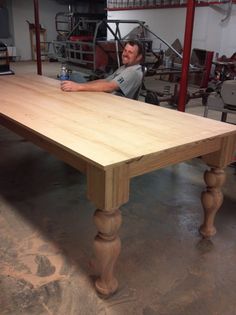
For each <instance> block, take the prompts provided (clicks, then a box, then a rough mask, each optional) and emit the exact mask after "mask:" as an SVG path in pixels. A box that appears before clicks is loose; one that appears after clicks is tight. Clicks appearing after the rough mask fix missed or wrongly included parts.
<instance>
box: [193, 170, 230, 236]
mask: <svg viewBox="0 0 236 315" xmlns="http://www.w3.org/2000/svg"><path fill="white" fill-rule="evenodd" d="M204 180H205V183H206V185H207V188H206V191H204V192H203V193H202V197H201V200H202V206H203V209H204V222H203V224H202V225H201V227H200V229H199V231H200V233H201V235H202V236H203V237H205V238H210V237H211V236H213V235H214V234H215V233H216V228H215V226H214V220H215V215H216V213H217V211H218V210H219V208H220V206H221V205H222V202H223V194H222V191H221V187H222V185H223V183H224V181H225V172H224V170H223V169H220V168H211V170H208V171H206V172H205V174H204Z"/></svg>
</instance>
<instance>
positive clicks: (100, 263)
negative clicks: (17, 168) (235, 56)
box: [0, 75, 236, 295]
mask: <svg viewBox="0 0 236 315" xmlns="http://www.w3.org/2000/svg"><path fill="white" fill-rule="evenodd" d="M0 89H1V92H0V123H1V124H2V125H3V126H5V127H7V128H9V129H11V130H12V131H14V132H16V133H17V134H19V135H21V136H23V137H24V138H26V139H28V140H29V141H31V142H33V143H35V144H36V145H38V146H40V147H41V148H43V149H45V150H47V151H49V152H51V153H52V154H55V155H56V156H57V157H58V158H60V159H62V160H63V161H65V162H66V163H69V164H70V165H72V166H73V167H75V168H76V169H78V170H80V171H81V172H84V173H85V174H86V176H87V195H88V198H89V199H90V200H91V201H92V202H93V203H94V204H95V206H96V207H97V210H96V211H95V215H94V219H95V224H96V227H97V229H98V234H97V236H96V237H95V240H94V247H95V254H96V267H97V269H98V270H99V273H100V276H99V277H98V278H97V280H96V282H95V286H96V289H97V291H98V292H99V293H100V294H103V295H110V294H112V293H114V292H115V291H116V289H117V287H118V281H117V279H116V278H115V277H114V272H113V271H114V266H115V263H116V260H117V257H118V255H119V253H120V250H121V243H120V239H119V236H118V230H119V227H120V225H121V213H120V210H119V207H120V206H121V205H122V204H124V203H126V202H127V201H128V199H129V184H130V179H131V178H132V177H134V176H138V175H141V174H144V173H147V172H151V171H153V170H156V169H159V168H162V167H165V166H167V165H171V164H175V163H179V162H182V161H185V160H188V159H192V158H194V157H198V156H202V158H203V159H204V160H205V162H206V163H207V164H208V165H209V166H210V168H209V169H208V170H207V171H206V172H205V182H206V186H207V188H206V190H205V192H203V193H202V204H203V208H204V214H205V215H204V222H203V224H202V226H201V227H200V233H201V234H202V235H203V236H204V237H210V236H212V235H214V233H215V232H216V230H215V227H214V218H215V214H216V212H217V210H218V209H219V207H220V206H221V204H222V200H223V196H222V192H221V186H222V185H223V182H224V178H225V175H224V170H223V168H224V167H225V166H227V165H228V164H229V163H230V162H231V161H232V156H233V153H234V150H235V147H236V127H235V126H233V125H230V124H226V123H222V122H217V121H214V120H211V119H207V118H203V117H199V116H194V115H190V114H187V113H181V112H177V111H174V110H170V109H165V108H162V107H158V106H153V105H149V104H145V103H141V102H137V101H133V100H128V99H125V98H122V97H118V96H114V95H111V94H107V93H100V92H98V93H96V92H93V93H89V92H81V93H68V92H62V91H61V90H60V83H59V81H57V80H53V79H49V78H46V77H43V76H36V75H35V76H16V75H15V76H4V77H0Z"/></svg>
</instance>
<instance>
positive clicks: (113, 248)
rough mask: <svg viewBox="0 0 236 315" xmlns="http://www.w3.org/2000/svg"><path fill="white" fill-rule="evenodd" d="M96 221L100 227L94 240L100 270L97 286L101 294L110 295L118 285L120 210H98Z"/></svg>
mask: <svg viewBox="0 0 236 315" xmlns="http://www.w3.org/2000/svg"><path fill="white" fill-rule="evenodd" d="M94 221H95V224H96V227H97V229H98V234H97V236H96V237H95V240H94V249H95V255H96V269H97V270H98V272H99V277H98V279H97V280H96V282H95V286H96V289H97V291H98V292H99V293H100V294H102V295H105V296H109V295H111V294H113V293H114V292H115V291H116V290H117V287H118V281H117V279H116V278H115V277H114V267H115V263H116V261H117V258H118V256H119V254H120V250H121V243H120V238H119V236H118V230H119V228H120V225H121V213H120V210H119V209H116V210H114V211H112V212H105V211H101V210H96V212H95V214H94Z"/></svg>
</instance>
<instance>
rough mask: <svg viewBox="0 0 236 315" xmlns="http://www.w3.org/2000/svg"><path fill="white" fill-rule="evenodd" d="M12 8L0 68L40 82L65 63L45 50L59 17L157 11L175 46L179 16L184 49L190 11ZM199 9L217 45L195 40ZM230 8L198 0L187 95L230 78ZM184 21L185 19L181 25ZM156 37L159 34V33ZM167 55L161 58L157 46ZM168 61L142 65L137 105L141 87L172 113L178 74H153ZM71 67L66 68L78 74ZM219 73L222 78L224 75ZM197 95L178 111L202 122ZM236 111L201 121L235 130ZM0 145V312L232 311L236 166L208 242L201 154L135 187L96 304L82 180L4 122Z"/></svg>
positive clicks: (45, 4) (176, 7) (7, 4)
mask: <svg viewBox="0 0 236 315" xmlns="http://www.w3.org/2000/svg"><path fill="white" fill-rule="evenodd" d="M19 2H20V1H15V0H6V1H0V16H3V15H1V14H3V13H1V10H2V11H5V12H6V11H7V15H4V17H5V18H6V21H7V24H4V25H7V29H6V28H5V27H6V26H4V31H1V32H0V41H1V42H2V43H4V45H5V47H8V50H7V53H6V52H5V50H2V51H1V55H0V57H1V58H0V59H1V64H0V65H2V66H3V70H4V71H3V72H5V70H9V71H10V72H11V73H10V74H6V75H18V74H19V75H22V74H36V73H38V72H39V70H41V71H42V74H43V75H44V76H48V77H50V78H54V79H56V80H57V79H58V75H59V73H60V69H61V65H62V63H64V60H63V61H60V60H58V56H55V54H54V52H53V41H54V40H58V38H56V37H57V33H56V24H55V18H56V15H57V14H58V13H60V12H67V13H68V12H69V13H70V12H71V11H73V10H75V11H76V12H78V13H80V12H81V14H85V15H86V14H90V13H91V14H97V15H99V14H101V15H104V16H105V17H106V18H109V19H110V18H111V19H118V17H119V19H130V20H134V19H135V20H141V21H144V20H145V19H146V18H147V15H150V19H153V18H154V17H155V16H154V13H155V12H156V14H157V15H158V16H161V15H163V16H169V17H170V18H169V22H168V24H169V26H168V27H169V32H168V31H167V30H166V24H163V27H164V28H163V33H164V37H165V36H166V37H167V40H168V42H170V43H174V42H175V40H176V38H172V37H171V33H173V28H175V26H174V24H175V20H174V19H173V22H171V23H170V20H171V17H174V16H175V15H176V16H175V17H176V28H178V27H179V32H180V33H181V34H182V37H181V38H178V42H179V43H180V44H181V45H182V48H181V49H182V50H181V53H182V52H183V49H184V31H185V27H186V25H185V22H186V19H185V15H186V7H187V3H186V2H184V1H180V2H178V1H162V2H160V1H159V2H158V1H107V2H106V1H87V2H86V1H63V0H61V1H60V0H59V1H53V0H44V1H39V2H38V1H30V0H28V1H24V4H22V3H21V5H22V7H21V5H20V4H19ZM37 2H38V5H39V11H38V14H39V23H40V25H41V26H40V27H41V31H42V34H44V35H45V32H44V31H43V30H46V35H45V36H46V37H42V38H41V39H40V41H41V46H40V47H41V51H40V56H38V55H37V47H36V46H37V45H36V44H37V43H36V38H35V37H33V39H32V40H33V41H34V42H31V37H30V34H31V33H30V24H29V23H31V24H33V25H34V26H36V24H37V23H36V21H35V11H34V9H35V4H37ZM76 2H77V3H76ZM180 10H181V12H180ZM176 12H178V13H176ZM202 12H205V13H206V12H207V14H206V16H205V17H203V20H204V23H205V26H206V23H209V24H207V25H208V26H207V27H208V32H210V30H213V29H214V28H215V29H217V30H218V31H219V34H218V39H217V38H216V39H214V38H213V35H211V34H210V33H209V34H208V35H206V36H205V41H204V40H202V38H203V36H202V34H200V33H198V31H199V32H200V30H201V27H203V26H202V25H199V23H200V20H199V19H200V17H199V15H201V14H202ZM235 12H236V11H235V2H234V1H230V2H229V3H220V2H219V3H217V4H216V3H213V2H212V3H209V2H203V3H200V2H196V7H195V25H194V28H193V37H192V38H191V40H192V50H191V56H190V57H191V58H192V59H191V58H190V59H191V60H190V63H191V61H193V60H194V57H195V58H197V57H199V56H197V57H196V52H197V53H198V52H203V59H201V58H200V57H202V55H200V57H199V58H198V63H199V65H200V67H201V69H202V72H200V73H190V74H189V75H188V78H187V80H188V93H187V91H185V93H186V95H194V93H197V92H198V91H199V90H201V91H204V92H205V90H206V89H207V88H208V87H209V86H210V87H212V81H214V80H215V79H216V78H215V76H216V73H217V71H218V70H219V69H220V70H219V71H220V75H221V78H220V79H219V81H221V80H222V81H224V80H225V82H226V83H227V81H228V79H230V80H235V78H236V70H235V69H236V61H235V59H233V58H234V57H233V56H234V52H235V51H236V42H235V39H233V40H232V37H231V39H230V36H231V35H232V32H233V31H232V30H233V29H234V27H235V25H236V15H235ZM142 14H143V18H142ZM177 14H179V17H178V16H177ZM182 15H183V16H184V20H182V21H181V23H182V24H181V25H180V22H179V21H180V20H181V18H182ZM209 16H211V18H209ZM212 16H213V17H212ZM163 19H164V18H161V17H160V20H161V22H163V23H167V22H164V21H163ZM224 19H225V21H223V20H224ZM177 20H178V21H177ZM26 21H28V22H26ZM216 21H217V22H216ZM222 21H223V22H222ZM161 22H157V23H161ZM2 23H3V19H2ZM155 23H156V21H155V19H154V20H150V21H148V23H147V24H148V25H150V29H152V27H153V25H155ZM210 23H213V24H211V25H210ZM214 23H215V24H214ZM20 26H21V27H20ZM0 29H3V28H2V24H1V28H0ZM31 30H32V29H31ZM213 32H214V30H213ZM33 34H34V36H35V33H33ZM40 34H41V33H40ZM168 34H169V35H168ZM226 34H228V38H227V36H226ZM44 35H40V36H44ZM158 35H159V36H161V31H160V32H158ZM175 35H176V34H173V36H175ZM211 36H212V38H211ZM209 38H211V40H209ZM46 41H47V45H49V46H50V47H49V46H47V49H49V50H48V51H47V54H46V55H45V54H44V52H45V49H46V48H45V46H42V42H46ZM48 43H49V44H48ZM42 47H43V49H42ZM175 47H176V46H175ZM164 48H165V49H166V50H168V47H166V46H164V45H163V44H162V49H164ZM155 49H156V47H154V50H155ZM158 49H159V47H158ZM194 52H195V55H194ZM208 52H214V54H213V55H212V60H211V62H210V65H211V67H210V73H209V77H208V82H207V85H206V86H201V85H203V80H202V78H203V77H204V75H205V74H206V69H205V67H206V64H207V63H206V56H209V55H208ZM166 56H168V55H164V57H165V58H164V59H163V64H162V66H161V67H159V68H158V69H154V70H153V68H151V69H149V70H150V71H149V75H146V77H145V78H144V86H143V89H142V91H141V93H140V96H139V100H140V101H141V102H145V99H146V97H147V91H152V92H153V91H155V92H156V91H158V94H156V93H155V94H154V95H152V100H153V98H154V101H156V99H157V98H158V99H159V100H161V102H160V104H158V105H157V104H156V106H163V107H167V108H170V109H171V110H173V111H174V110H178V108H179V99H178V98H177V99H176V98H173V94H174V91H175V87H176V84H178V88H179V86H180V85H181V72H178V73H177V74H176V73H175V74H173V73H166V72H164V74H163V73H160V72H158V71H163V69H164V71H165V70H166V64H165V63H164V61H165V62H168V61H169V58H166ZM222 56H223V57H222ZM231 57H233V58H231ZM217 58H218V59H217ZM39 59H40V61H41V63H39ZM59 59H60V58H59ZM208 65H209V61H208ZM76 66H77V65H74V67H73V71H77V69H78V68H76ZM4 67H9V68H7V69H6V68H4ZM217 67H218V68H217ZM234 67H235V68H234ZM222 68H223V69H222ZM83 70H84V71H85V72H86V70H87V69H83ZM83 70H81V68H79V70H78V71H83ZM89 70H91V69H89ZM180 70H181V69H180ZM154 71H156V74H155V75H153V72H154ZM86 74H87V73H86ZM89 74H90V73H89ZM93 74H94V73H93ZM97 74H98V72H96V75H97ZM99 74H100V73H99ZM3 75H4V74H3ZM224 75H226V76H227V75H228V77H227V78H222V76H224ZM229 76H230V77H229ZM179 80H180V81H179ZM230 80H229V81H230ZM58 82H59V81H58ZM214 83H215V82H214ZM217 83H218V81H217ZM195 95H196V94H195ZM235 95H236V94H235ZM204 96H205V94H204ZM204 96H203V97H202V95H200V97H196V98H195V97H194V96H193V97H191V96H190V97H189V99H188V100H187V99H185V104H184V105H185V108H184V111H186V112H188V113H190V114H193V115H199V116H202V117H203V116H204V113H205V106H206V103H204V101H205V99H204ZM207 96H208V94H207ZM0 97H1V96H0ZM233 97H234V100H235V96H233ZM162 99H163V101H162ZM166 99H168V100H166ZM186 100H187V101H186ZM207 101H208V100H207ZM0 102H1V101H0ZM203 103H204V104H203ZM234 105H235V107H236V100H235V104H234ZM234 111H235V108H234V106H232V104H231V106H230V107H229V108H226V111H225V112H224V111H221V110H215V109H214V108H213V109H211V108H210V104H209V112H208V118H210V119H214V120H218V121H220V120H224V121H225V122H224V123H227V124H228V123H229V124H234V125H235V124H236V116H235V113H236V111H235V113H234ZM226 113H227V115H226ZM0 148H1V151H0V152H1V153H0V258H1V259H0V314H1V315H18V314H24V315H29V314H30V315H48V314H55V315H65V314H68V315H90V314H98V315H103V314H104V315H105V314H106V315H113V314H114V315H118V314H119V315H121V314H122V315H123V314H128V315H129V314H130V315H133V314H134V315H199V314H201V315H234V314H236V303H235V300H236V293H235V283H236V273H235V263H236V251H235V239H236V214H235V210H236V184H235V182H236V169H235V161H233V160H232V164H231V165H229V166H228V167H227V168H226V175H227V177H226V182H225V184H224V186H223V189H222V190H223V194H224V201H223V204H222V206H221V208H220V210H219V212H218V214H217V216H216V222H215V224H216V228H217V233H216V235H215V236H214V237H212V238H211V239H204V238H202V236H201V235H200V234H199V232H198V228H199V225H200V224H201V222H202V217H203V210H202V205H201V200H200V195H201V192H202V191H204V189H205V184H204V179H203V173H204V171H205V170H206V165H205V164H204V163H203V162H202V160H201V159H200V158H196V159H193V160H190V161H188V162H183V163H179V164H176V165H173V166H169V167H165V168H163V169H160V170H158V171H154V172H151V173H148V174H145V175H142V176H138V177H135V178H133V179H132V181H131V187H130V199H129V202H128V203H126V204H125V205H123V206H122V207H121V211H122V217H123V223H122V226H121V229H120V232H119V235H120V238H121V242H122V251H121V254H120V257H119V259H118V261H117V264H116V271H115V273H116V274H117V277H118V278H119V289H118V291H117V292H116V293H115V294H114V295H113V296H111V297H109V298H107V299H104V298H101V296H99V295H98V294H97V293H96V291H95V290H94V283H93V282H94V277H95V274H96V272H95V271H94V270H93V266H92V265H91V257H93V247H92V243H93V238H94V236H95V235H96V227H95V225H94V223H93V213H94V210H95V209H94V205H93V204H92V203H91V202H90V201H88V199H87V197H86V178H85V176H84V175H82V174H81V173H80V172H79V171H77V170H76V169H74V168H72V167H71V166H69V165H67V164H66V163H64V162H62V161H60V160H59V159H57V158H56V157H54V156H53V155H51V154H49V153H47V152H46V151H44V150H42V149H40V148H38V147H36V146H35V145H33V144H32V143H30V142H28V141H26V140H25V139H24V138H21V137H20V136H18V135H16V134H14V133H13V132H11V131H9V130H8V129H6V128H4V127H2V126H1V127H0Z"/></svg>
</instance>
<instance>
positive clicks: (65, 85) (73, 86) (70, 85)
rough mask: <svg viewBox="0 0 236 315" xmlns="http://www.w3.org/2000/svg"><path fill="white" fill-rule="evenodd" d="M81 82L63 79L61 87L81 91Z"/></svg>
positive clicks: (65, 89)
mask: <svg viewBox="0 0 236 315" xmlns="http://www.w3.org/2000/svg"><path fill="white" fill-rule="evenodd" d="M79 86H80V84H79V83H76V82H73V81H62V82H61V89H62V91H65V92H78V91H79Z"/></svg>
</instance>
